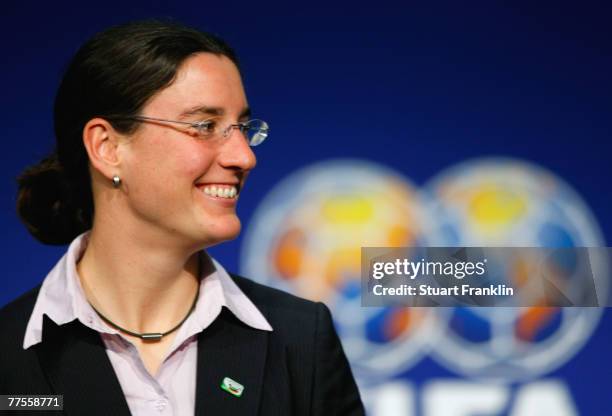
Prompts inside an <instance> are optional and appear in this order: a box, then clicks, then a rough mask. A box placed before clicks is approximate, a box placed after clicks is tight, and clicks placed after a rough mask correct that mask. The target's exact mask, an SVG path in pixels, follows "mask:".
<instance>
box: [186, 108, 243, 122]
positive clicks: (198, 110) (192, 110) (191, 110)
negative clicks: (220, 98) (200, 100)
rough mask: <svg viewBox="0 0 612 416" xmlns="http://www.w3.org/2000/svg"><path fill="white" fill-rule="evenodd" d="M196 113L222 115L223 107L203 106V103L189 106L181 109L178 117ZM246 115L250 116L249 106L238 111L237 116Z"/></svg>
mask: <svg viewBox="0 0 612 416" xmlns="http://www.w3.org/2000/svg"><path fill="white" fill-rule="evenodd" d="M196 114H204V115H211V116H222V115H224V114H225V109H223V108H222V107H209V106H205V105H198V106H196V107H191V108H188V109H187V110H185V111H183V112H182V113H181V115H180V116H179V117H180V118H181V119H183V118H185V117H189V116H193V115H196ZM246 117H251V108H250V107H245V108H244V109H243V110H242V111H241V112H240V116H239V117H238V118H239V119H242V118H246Z"/></svg>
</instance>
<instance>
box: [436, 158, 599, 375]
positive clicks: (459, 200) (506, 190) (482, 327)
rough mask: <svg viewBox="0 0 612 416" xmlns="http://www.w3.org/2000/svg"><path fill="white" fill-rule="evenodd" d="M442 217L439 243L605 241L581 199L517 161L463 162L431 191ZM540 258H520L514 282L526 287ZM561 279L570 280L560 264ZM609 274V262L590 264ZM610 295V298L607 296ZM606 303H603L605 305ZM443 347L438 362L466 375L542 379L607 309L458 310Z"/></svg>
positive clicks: (511, 271)
mask: <svg viewBox="0 0 612 416" xmlns="http://www.w3.org/2000/svg"><path fill="white" fill-rule="evenodd" d="M424 198H425V200H427V201H428V210H429V211H430V212H431V214H432V216H433V217H434V218H435V219H436V221H435V222H430V223H429V224H430V225H433V227H432V228H431V229H429V230H427V231H426V233H427V235H428V236H429V242H430V243H431V245H434V246H435V245H438V246H483V247H486V246H518V247H596V246H603V245H604V242H603V238H602V236H601V232H600V230H599V227H598V226H597V224H596V222H595V220H594V219H593V216H592V215H591V213H590V211H589V210H588V208H587V207H586V205H585V204H584V203H583V202H582V200H581V199H580V197H579V196H578V195H577V194H576V193H575V192H574V191H573V190H572V189H571V188H570V187H569V185H567V184H566V183H565V182H563V181H562V180H561V179H560V178H558V177H556V176H554V175H553V174H552V173H550V172H548V171H546V170H544V169H542V168H539V167H537V166H535V165H532V164H528V163H525V162H521V161H516V160H512V159H481V160H474V161H468V162H464V163H462V164H460V165H457V166H455V167H452V168H450V169H448V170H446V171H445V172H442V173H441V174H439V175H438V176H437V177H435V178H434V179H432V180H431V181H430V182H429V183H428V184H427V185H426V186H425V188H424ZM531 262H533V260H532V259H530V258H528V257H524V258H515V259H512V262H511V263H510V264H507V265H506V268H507V269H508V276H507V278H508V279H509V280H514V281H515V282H516V281H517V280H518V281H520V280H521V278H524V276H521V275H520V273H521V270H525V269H528V268H529V267H528V266H530V263H531ZM556 266H557V268H558V270H560V271H561V272H567V273H568V274H571V273H572V270H571V267H569V268H568V266H567V265H565V264H563V263H562V262H561V261H560V262H559V264H557V265H556ZM592 268H593V272H594V273H595V274H597V275H600V276H607V271H608V265H607V264H604V263H594V264H592ZM606 293H607V292H606ZM604 301H605V300H604ZM441 312H442V313H445V314H446V315H447V316H446V318H447V327H446V329H445V335H444V342H440V343H437V344H436V346H435V348H434V349H433V351H432V355H433V357H434V358H435V359H436V360H437V361H438V362H440V363H441V364H442V365H443V366H445V367H447V368H448V369H450V370H452V371H455V372H458V373H460V374H462V375H466V376H474V377H487V378H498V379H503V380H506V381H509V380H519V379H525V378H531V377H535V376H538V375H541V374H544V373H547V372H550V371H552V370H554V369H555V368H557V367H559V366H561V365H563V364H564V363H565V362H566V361H567V360H569V359H570V358H571V357H572V356H573V355H574V354H575V353H576V352H577V351H578V350H579V349H580V348H581V347H582V346H583V345H584V343H585V342H586V341H587V340H588V338H589V337H590V335H591V333H592V332H593V331H594V329H595V328H596V325H597V323H598V322H599V319H600V315H601V309H600V308H578V307H573V308H537V307H529V308H527V307H526V308H453V309H444V310H442V311H441Z"/></svg>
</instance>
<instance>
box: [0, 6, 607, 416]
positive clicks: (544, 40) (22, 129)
mask: <svg viewBox="0 0 612 416" xmlns="http://www.w3.org/2000/svg"><path fill="white" fill-rule="evenodd" d="M49 3H50V2H49ZM211 3H214V4H209V3H208V2H206V3H204V2H183V3H181V4H176V5H170V3H168V4H165V3H164V2H150V1H148V2H144V1H135V2H132V3H131V4H129V5H122V4H121V3H119V2H112V1H106V2H103V3H99V4H85V3H81V4H68V3H66V4H65V5H62V4H60V3H57V2H53V4H48V3H47V4H43V3H41V4H31V3H27V2H11V3H10V4H8V5H6V4H5V5H4V6H3V8H4V10H3V16H2V18H1V19H2V24H1V25H0V32H1V33H0V39H2V52H3V54H4V59H3V65H2V67H1V68H0V71H1V78H0V79H2V80H3V85H2V87H3V88H2V100H1V101H2V111H1V112H0V121H1V126H2V141H3V143H4V148H3V157H2V163H1V164H0V169H1V172H0V178H1V179H0V186H1V192H0V195H1V197H0V198H1V199H0V209H1V211H2V214H1V215H0V221H1V222H0V227H1V228H0V229H2V230H3V232H4V239H3V241H4V244H3V247H2V261H3V263H4V264H5V270H4V272H3V276H2V286H1V288H2V289H1V291H0V305H2V304H5V303H6V302H8V301H9V300H11V299H13V298H14V297H15V296H17V295H18V294H19V293H22V292H23V291H25V290H26V289H29V288H31V287H33V286H34V285H36V284H37V283H38V282H39V281H40V280H42V278H43V277H44V276H45V275H46V273H47V272H48V270H49V269H50V268H51V267H52V266H53V264H55V262H56V261H57V259H58V258H59V257H60V256H61V255H62V253H63V251H64V250H65V247H48V246H43V245H41V244H39V243H37V242H36V241H34V240H33V238H31V237H30V236H29V234H28V233H27V231H26V230H25V228H24V227H23V226H21V224H20V223H19V221H18V219H17V217H16V215H15V209H14V206H15V194H16V185H15V177H16V176H17V175H18V173H19V172H20V171H21V170H22V169H23V168H24V167H25V166H26V165H28V164H32V163H34V162H37V161H38V160H39V159H40V158H41V157H43V156H44V155H45V154H46V153H48V152H49V151H50V150H51V149H52V147H53V142H54V138H53V126H52V105H53V98H54V94H55V91H56V88H57V86H58V84H59V80H60V78H61V74H62V72H63V69H64V68H65V66H66V64H67V61H68V60H69V59H70V57H71V56H72V55H73V54H74V52H75V51H76V49H77V48H78V47H79V46H80V44H81V43H83V42H84V41H85V40H86V39H87V38H88V37H90V36H91V35H93V34H94V33H96V32H97V31H99V30H102V29H104V28H106V27H108V26H109V25H111V24H116V23H121V22H125V21H127V20H133V19H140V18H146V17H171V18H175V19H177V20H179V21H181V22H183V23H186V24H189V25H193V26H196V27H198V28H201V29H204V30H207V31H211V32H213V33H217V34H219V35H221V36H222V37H223V38H224V39H226V40H227V41H228V43H230V44H231V45H232V46H233V47H234V48H235V49H236V50H237V52H238V55H239V57H240V59H241V62H242V70H243V77H244V82H245V86H246V89H247V94H248V96H249V101H250V104H251V106H252V108H253V109H254V114H255V116H257V117H260V118H263V119H265V120H268V121H269V122H270V124H271V126H272V134H271V138H270V140H269V142H267V143H265V146H262V147H260V148H258V149H257V155H258V167H257V168H256V170H255V171H254V172H253V174H252V175H251V177H250V180H249V183H248V184H247V187H246V188H245V191H244V192H243V194H242V195H241V202H240V207H239V210H240V214H241V218H243V220H244V223H245V224H248V223H249V218H250V216H251V215H252V213H253V211H254V210H255V208H256V206H257V204H258V203H259V202H260V201H261V199H262V198H263V197H264V196H265V193H266V191H267V190H268V189H270V188H271V187H272V186H273V185H274V184H276V183H278V182H279V181H280V180H281V179H282V178H284V177H285V176H286V175H288V174H290V173H291V172H293V171H295V170H296V169H298V168H300V167H302V166H305V165H308V164H310V163H313V162H317V161H320V160H324V159H329V158H336V157H357V158H364V159H369V160H373V161H377V162H380V163H383V164H386V165H388V166H391V167H393V168H395V169H396V170H398V171H400V172H402V173H403V174H404V175H405V176H407V177H409V178H410V179H412V180H413V181H414V182H415V183H416V184H422V183H424V182H425V181H426V180H427V179H429V178H431V177H433V176H434V175H435V174H436V173H438V172H439V171H441V170H442V169H443V168H445V167H448V166H450V165H452V164H454V163H456V162H460V161H462V160H465V159H467V158H472V157H477V156H511V157H518V158H521V159H524V160H528V161H532V162H535V163H537V164H539V165H541V166H544V167H546V168H548V169H550V170H551V171H552V172H554V173H556V174H557V175H559V176H560V177H562V178H564V179H565V180H566V181H567V182H568V183H569V184H570V185H572V186H573V187H574V188H575V189H576V190H577V191H578V192H579V194H580V195H581V196H582V197H583V198H584V199H585V201H586V202H587V204H588V205H589V207H590V208H591V209H592V211H593V213H594V214H595V217H596V219H597V220H598V222H599V224H600V226H601V228H602V231H603V234H604V236H605V238H606V242H607V244H608V245H609V244H610V240H611V239H612V218H611V217H610V215H609V209H610V206H611V202H612V196H611V192H610V191H609V188H608V186H609V182H610V179H612V175H611V174H612V167H611V165H610V162H609V151H610V148H611V146H610V139H611V137H610V132H611V128H610V127H611V126H610V124H611V121H610V120H611V117H610V116H611V114H610V108H611V106H610V97H611V96H612V88H611V87H612V82H611V81H610V73H612V46H611V43H610V39H611V35H612V33H611V32H612V29H611V25H610V21H611V20H612V19H611V18H612V13H610V10H608V9H607V8H606V6H605V5H604V3H603V2H602V3H588V2H574V3H573V4H560V3H557V2H550V3H541V2H538V4H537V5H536V4H532V3H531V2H512V3H509V2H508V3H506V2H474V3H470V4H464V2H449V3H435V4H434V3H428V5H427V6H423V5H412V4H404V5H401V6H398V5H394V4H393V3H385V2H377V3H376V4H375V5H373V4H372V3H370V2H368V3H365V4H363V5H359V4H355V3H346V4H344V5H336V4H333V3H331V2H327V3H324V4H322V5H319V6H314V5H313V6H304V5H301V4H292V5H287V4H285V5H264V4H259V3H245V4H243V5H238V4H235V3H231V4H227V5H223V4H220V3H218V2H211ZM239 249H240V240H237V241H234V242H230V243H226V244H223V245H222V246H220V247H216V248H214V249H213V250H212V251H213V254H214V255H215V256H216V257H217V258H219V259H220V260H221V262H222V263H224V264H226V265H227V268H228V269H230V270H237V265H238V255H239ZM610 334H612V315H611V314H610V313H609V312H608V311H606V313H605V315H604V318H603V319H602V321H601V322H600V325H599V328H598V330H597V331H596V333H595V334H594V336H593V338H592V339H591V340H590V341H589V343H588V344H587V345H586V346H585V348H584V349H583V350H582V351H581V352H580V353H579V354H578V355H577V356H576V357H575V358H574V359H573V360H572V361H570V362H569V363H568V364H566V365H565V366H563V367H562V368H561V369H560V370H558V371H556V372H555V373H553V374H552V376H559V377H561V378H563V379H565V380H566V381H567V382H568V384H569V386H570V389H571V393H572V397H573V398H574V400H575V401H576V402H577V404H578V408H579V410H580V412H581V414H603V412H604V410H603V409H607V408H608V406H607V404H606V403H607V397H606V394H607V393H608V392H609V385H610V378H609V373H610V370H611V369H612V359H610V358H609V355H608V352H609V346H610V340H611V338H612V335H610ZM447 375H448V373H446V372H445V371H444V370H442V369H440V368H439V367H436V366H435V365H434V364H431V363H427V362H424V363H423V364H421V365H420V366H418V367H415V368H414V369H413V374H412V379H413V381H415V382H420V381H422V380H425V379H427V378H428V377H430V376H447ZM408 376H409V377H411V374H409V375H408Z"/></svg>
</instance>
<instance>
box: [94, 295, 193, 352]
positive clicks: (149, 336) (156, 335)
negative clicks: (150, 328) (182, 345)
mask: <svg viewBox="0 0 612 416" xmlns="http://www.w3.org/2000/svg"><path fill="white" fill-rule="evenodd" d="M199 295H200V286H198V290H197V291H196V296H195V299H194V300H193V303H192V304H191V308H189V311H188V312H187V315H185V317H184V318H183V319H182V320H181V322H179V323H178V324H177V325H176V326H175V327H173V328H172V329H169V330H168V331H166V332H143V333H138V332H133V331H129V330H127V329H125V328H122V327H120V326H119V325H117V324H116V323H114V322H113V321H111V320H110V319H108V318H107V317H106V316H104V315H102V314H101V313H100V312H99V311H98V310H97V309H96V308H95V307H94V306H93V305H92V304H91V303H90V304H89V305H90V306H91V308H92V309H93V310H94V311H95V312H96V313H97V314H98V316H99V317H100V319H102V320H103V321H104V322H106V323H107V324H109V325H110V326H112V327H113V328H115V329H118V330H119V331H121V332H125V333H126V334H128V335H131V336H133V337H138V338H140V339H141V340H143V341H150V342H157V341H161V339H162V338H163V337H165V336H166V335H168V334H171V333H173V332H174V331H176V330H177V329H179V327H180V326H181V325H183V323H184V322H185V321H186V320H187V318H189V315H191V312H193V310H194V309H195V306H196V303H197V302H198V296H199Z"/></svg>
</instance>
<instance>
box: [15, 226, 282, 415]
mask: <svg viewBox="0 0 612 416" xmlns="http://www.w3.org/2000/svg"><path fill="white" fill-rule="evenodd" d="M88 237H89V233H84V234H81V235H80V236H78V237H77V238H76V239H75V240H74V241H73V242H72V243H71V244H70V247H69V248H68V251H67V252H66V254H65V255H64V256H63V257H62V258H61V259H60V261H59V262H58V263H57V264H56V265H55V267H54V268H53V269H52V270H51V271H50V272H49V274H48V275H47V277H46V278H45V280H44V282H43V284H42V286H41V288H40V292H39V294H38V298H37V299H36V304H35V305H34V310H33V311H32V315H31V316H30V320H29V322H28V326H27V328H26V332H25V338H24V340H23V348H24V349H27V348H29V347H31V346H32V345H35V344H37V343H39V342H41V341H42V323H43V314H45V315H47V316H48V317H49V318H51V319H52V320H53V321H54V322H55V323H56V324H57V325H63V324H66V323H68V322H71V321H73V320H74V319H78V320H79V321H80V322H81V323H82V324H83V325H86V326H88V327H89V328H92V329H94V330H95V331H98V332H99V333H100V336H101V337H102V340H103V341H104V345H105V346H106V353H107V354H108V358H109V359H110V362H111V364H112V366H113V369H114V370H115V374H116V375H117V379H118V380H119V383H120V385H121V388H122V390H123V394H124V395H125V398H126V400H127V403H128V406H129V408H130V411H131V413H132V415H136V416H141V415H155V414H159V415H192V414H194V410H195V391H196V388H195V387H196V386H195V383H196V360H197V349H198V348H197V347H198V341H197V334H199V333H200V332H202V331H204V330H205V329H206V328H207V327H208V326H209V325H210V324H211V323H212V322H213V321H214V320H215V319H216V317H217V316H218V315H219V313H220V312H221V307H222V306H225V307H227V308H229V309H230V310H231V311H232V313H233V314H234V315H235V316H236V317H237V318H238V319H240V320H241V321H242V322H244V323H245V324H247V325H249V326H251V327H253V328H256V329H260V330H264V331H272V327H271V326H270V324H269V323H268V321H266V319H265V318H264V316H263V315H262V314H261V312H260V311H259V310H258V309H257V308H256V307H255V305H254V304H253V303H252V302H251V301H250V300H249V298H247V297H246V295H245V294H244V293H242V291H241V290H240V289H239V288H238V286H237V285H236V284H235V283H234V281H233V280H232V279H231V278H230V276H229V275H228V274H227V272H226V271H225V269H224V268H223V267H222V266H221V265H220V264H219V263H218V262H216V261H215V260H214V259H213V264H214V266H215V269H216V270H215V271H214V272H212V273H211V274H209V275H207V276H202V280H201V285H200V295H199V299H198V302H197V304H196V307H195V309H194V311H193V313H192V314H191V315H190V316H189V317H188V318H187V320H186V321H185V323H184V324H183V325H182V326H181V327H180V328H179V329H178V333H177V335H176V337H175V339H174V342H173V344H172V346H171V347H170V349H169V351H168V353H167V355H166V356H165V357H164V360H163V362H162V364H161V366H160V368H159V370H158V372H157V374H150V373H149V372H148V371H147V369H146V368H145V366H144V364H143V362H142V360H141V358H140V355H139V353H138V350H137V349H136V347H135V346H134V345H133V344H132V343H131V342H130V341H129V340H128V339H127V338H125V337H123V336H122V335H121V334H120V333H119V332H118V331H117V330H115V329H113V328H111V327H110V326H108V325H106V324H105V323H104V322H103V321H102V320H101V319H100V318H99V317H98V315H97V314H96V313H95V311H94V310H93V309H92V307H91V306H90V305H89V303H88V302H87V299H86V298H85V295H84V292H83V289H82V287H81V283H80V280H79V278H78V275H77V270H76V263H77V261H78V260H79V259H80V257H81V255H82V254H83V252H84V251H85V248H86V247H87V242H88ZM202 254H203V255H207V254H206V253H205V252H202Z"/></svg>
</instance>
